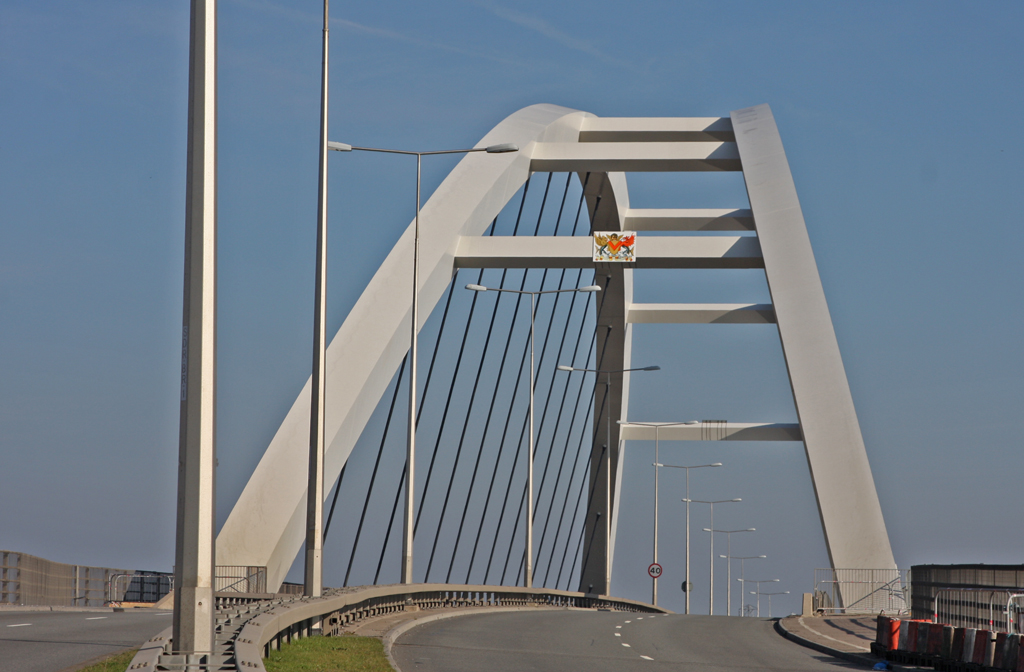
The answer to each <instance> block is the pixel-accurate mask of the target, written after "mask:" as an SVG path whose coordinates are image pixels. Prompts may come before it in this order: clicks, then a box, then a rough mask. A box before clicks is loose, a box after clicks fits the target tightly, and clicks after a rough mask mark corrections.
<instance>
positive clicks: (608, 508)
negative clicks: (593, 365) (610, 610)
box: [555, 364, 661, 594]
mask: <svg viewBox="0 0 1024 672" xmlns="http://www.w3.org/2000/svg"><path fill="white" fill-rule="evenodd" d="M555 368H557V369H558V370H559V371H566V372H570V373H571V372H573V371H579V372H581V373H594V374H601V373H603V374H605V381H604V385H605V395H604V407H605V417H606V418H607V420H608V428H607V430H606V431H607V434H606V435H605V440H606V441H607V442H608V443H607V445H606V446H605V455H604V465H605V469H604V478H605V497H604V589H605V594H608V593H610V592H611V586H612V573H611V567H612V563H611V559H612V528H611V520H612V445H611V444H612V416H611V406H610V404H611V401H610V399H609V397H611V393H612V374H613V373H627V372H630V371H661V367H660V366H657V365H655V366H641V367H636V368H632V369H580V368H577V367H574V366H567V365H565V364H559V365H558V366H557V367H555ZM580 571H582V569H581V570H580Z"/></svg>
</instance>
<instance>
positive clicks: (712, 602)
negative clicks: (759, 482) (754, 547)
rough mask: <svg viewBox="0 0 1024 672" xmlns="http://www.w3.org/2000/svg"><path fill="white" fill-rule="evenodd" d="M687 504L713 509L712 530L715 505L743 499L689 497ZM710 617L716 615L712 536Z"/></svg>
mask: <svg viewBox="0 0 1024 672" xmlns="http://www.w3.org/2000/svg"><path fill="white" fill-rule="evenodd" d="M683 501H684V502H686V503H687V504H689V503H690V502H694V503H695V504H707V505H708V507H709V508H710V509H711V529H714V528H715V504H726V503H728V502H742V501H743V500H742V499H739V498H737V499H718V500H715V501H708V500H705V499H690V498H689V497H687V498H686V499H684V500H683ZM687 588H689V586H687ZM708 615H709V616H714V615H715V535H714V534H712V535H711V580H710V586H709V591H708Z"/></svg>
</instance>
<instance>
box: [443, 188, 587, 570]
mask: <svg viewBox="0 0 1024 672" xmlns="http://www.w3.org/2000/svg"><path fill="white" fill-rule="evenodd" d="M553 177H554V174H553V173H549V174H548V181H547V185H546V186H545V188H544V198H543V199H542V200H541V206H540V212H539V214H538V215H537V226H536V227H535V229H534V232H533V235H534V236H536V235H537V234H538V233H539V231H540V225H541V220H542V219H543V217H544V207H545V204H546V203H547V198H548V191H549V189H550V188H551V180H552V178H553ZM571 178H572V175H571V174H570V175H569V179H571ZM568 187H569V181H568V180H567V181H566V189H565V192H564V193H563V194H562V202H561V205H560V206H559V209H558V217H557V219H556V220H555V230H554V235H556V236H557V235H558V228H559V226H560V224H561V221H562V212H563V210H564V207H565V199H566V195H567V194H568ZM526 277H527V276H526V273H525V272H524V273H523V278H522V283H521V285H520V288H519V289H520V291H522V290H523V289H525V288H526ZM546 277H547V270H545V271H544V275H543V276H542V277H541V288H542V289H543V286H544V280H545V278H546ZM504 281H505V275H504V274H502V284H501V286H504ZM501 294H502V293H501V292H499V293H498V297H497V299H496V300H495V304H494V311H495V315H496V314H497V310H498V302H499V301H500V300H501ZM556 296H557V295H556ZM520 305H521V304H520V302H519V301H517V302H516V307H515V310H514V312H513V314H512V320H511V323H510V326H509V330H508V336H507V338H506V341H505V347H504V349H503V350H502V355H501V364H500V366H499V368H498V375H497V377H496V378H495V382H494V392H493V393H492V395H491V403H490V405H489V406H488V409H487V419H486V421H485V422H484V429H483V432H482V433H481V436H480V446H479V450H478V451H477V456H476V461H475V463H474V465H473V475H472V477H471V479H470V482H469V491H468V493H467V494H466V501H465V505H464V506H463V509H462V516H461V518H460V520H459V530H458V533H457V534H456V537H455V544H454V546H453V547H452V553H451V558H450V559H449V563H448V573H447V575H446V577H445V583H447V582H449V581H450V580H451V575H452V571H453V569H454V567H455V559H456V557H457V555H458V551H459V545H460V543H461V541H462V532H463V529H464V526H465V522H466V516H467V515H468V513H469V506H470V502H471V500H472V496H473V490H474V488H475V487H476V476H477V473H479V468H480V461H481V459H482V457H483V447H484V443H485V441H486V439H487V432H488V430H489V428H490V425H491V418H492V416H493V413H494V406H495V403H496V401H497V398H498V391H499V389H500V387H501V379H502V376H503V374H504V371H505V363H506V361H507V359H508V351H509V346H510V345H511V343H512V331H513V328H514V326H515V324H516V317H517V316H518V314H519V306H520ZM492 324H493V318H492ZM489 339H490V332H488V340H489ZM485 352H486V348H485ZM482 366H483V358H481V367H482ZM468 420H469V418H468V415H467V423H468ZM499 459H500V456H499ZM495 465H497V460H496V461H495ZM491 485H492V486H493V478H492V480H491ZM490 494H491V493H490V489H488V493H487V502H489V501H490ZM485 515H486V504H485V511H484V515H482V516H481V518H480V526H483V523H484V517H485ZM479 534H480V530H479V528H478V530H477V538H478V539H479ZM470 566H472V560H471V561H470ZM466 581H469V578H468V572H467V578H466Z"/></svg>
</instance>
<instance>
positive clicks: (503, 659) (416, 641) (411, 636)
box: [392, 610, 851, 672]
mask: <svg viewBox="0 0 1024 672" xmlns="http://www.w3.org/2000/svg"><path fill="white" fill-rule="evenodd" d="M392 655H393V657H394V658H395V660H396V662H397V663H398V666H399V668H400V669H401V672H522V671H524V670H536V671H538V672H579V671H583V670H585V671H586V672H632V671H633V670H646V671H648V672H653V671H656V670H657V671H667V670H688V671H692V670H696V671H699V672H719V671H721V672H725V671H728V672H748V671H750V672H753V671H756V670H780V671H781V670H786V671H791V672H802V671H811V670H814V671H817V672H821V671H826V672H827V671H829V670H834V671H836V672H839V670H844V669H846V670H848V669H849V668H850V667H851V665H850V664H849V663H846V662H845V661H839V660H836V659H834V658H831V657H829V656H826V655H824V654H821V653H818V652H816V651H812V650H810V649H806V648H804V647H802V646H799V645H797V644H794V643H792V642H790V641H788V640H786V639H783V638H782V636H780V635H779V634H778V633H776V632H775V630H774V628H773V622H772V621H769V620H767V619H756V618H737V617H732V618H729V617H726V616H683V615H675V614H673V615H656V616H651V615H639V616H637V615H635V614H626V613H623V612H603V611H602V612H594V611H582V610H581V611H569V610H566V611H548V610H543V611H541V610H538V611H537V612H533V613H530V612H506V613H492V614H473V615H469V616H459V617H456V618H450V619H443V620H438V621H434V622H431V623H427V624H425V625H422V626H419V627H415V628H412V629H411V630H409V631H408V632H406V633H405V634H403V635H402V636H400V637H399V638H398V640H397V641H396V642H395V645H394V647H393V649H392Z"/></svg>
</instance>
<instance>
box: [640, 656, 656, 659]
mask: <svg viewBox="0 0 1024 672" xmlns="http://www.w3.org/2000/svg"><path fill="white" fill-rule="evenodd" d="M640 657H641V658H643V659H644V660H654V658H651V657H650V656H640Z"/></svg>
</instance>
